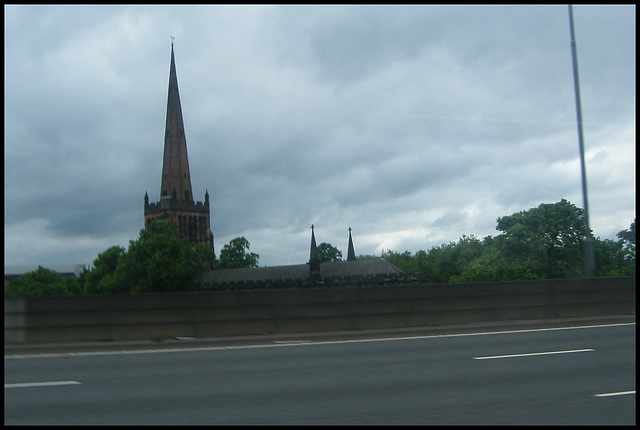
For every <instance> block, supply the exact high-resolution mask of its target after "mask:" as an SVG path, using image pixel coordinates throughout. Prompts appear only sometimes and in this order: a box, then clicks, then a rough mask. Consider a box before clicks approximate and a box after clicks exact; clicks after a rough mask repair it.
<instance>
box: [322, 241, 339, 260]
mask: <svg viewBox="0 0 640 430" xmlns="http://www.w3.org/2000/svg"><path fill="white" fill-rule="evenodd" d="M317 249H318V260H320V263H328V262H331V261H340V260H341V259H342V251H340V250H339V249H338V248H336V247H335V246H333V245H331V244H330V243H327V242H322V243H321V244H320V245H318V247H317Z"/></svg>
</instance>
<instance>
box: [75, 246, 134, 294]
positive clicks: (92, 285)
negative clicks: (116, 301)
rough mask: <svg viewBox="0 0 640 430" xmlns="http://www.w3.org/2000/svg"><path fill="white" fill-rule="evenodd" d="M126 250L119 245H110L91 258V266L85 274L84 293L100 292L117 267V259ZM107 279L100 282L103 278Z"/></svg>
mask: <svg viewBox="0 0 640 430" xmlns="http://www.w3.org/2000/svg"><path fill="white" fill-rule="evenodd" d="M125 252H126V250H125V249H124V248H123V247H121V246H112V247H110V248H108V249H106V250H104V251H102V252H101V253H100V254H98V257H97V258H96V259H95V260H93V268H92V269H91V270H90V271H89V272H88V273H87V274H86V278H85V283H84V292H85V293H86V294H101V293H105V292H107V291H103V289H104V288H105V286H106V285H108V284H109V282H110V278H112V277H113V274H114V273H115V271H116V267H118V261H120V258H121V257H122V256H123V255H124V254H125ZM107 277H109V279H107V280H105V281H104V282H102V281H103V280H104V279H105V278H107Z"/></svg>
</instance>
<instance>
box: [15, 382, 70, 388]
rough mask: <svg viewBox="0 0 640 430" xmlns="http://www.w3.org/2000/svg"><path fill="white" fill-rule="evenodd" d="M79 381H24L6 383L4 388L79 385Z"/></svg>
mask: <svg viewBox="0 0 640 430" xmlns="http://www.w3.org/2000/svg"><path fill="white" fill-rule="evenodd" d="M77 384H80V382H78V381H51V382H23V383H20V384H4V388H27V387H51V386H55V385H77Z"/></svg>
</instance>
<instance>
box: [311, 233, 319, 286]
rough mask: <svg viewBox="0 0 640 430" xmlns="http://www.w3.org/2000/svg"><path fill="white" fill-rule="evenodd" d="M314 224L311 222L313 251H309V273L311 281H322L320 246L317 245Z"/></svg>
mask: <svg viewBox="0 0 640 430" xmlns="http://www.w3.org/2000/svg"><path fill="white" fill-rule="evenodd" d="M313 228H314V227H313V224H311V252H310V253H309V275H310V279H311V283H317V282H320V281H321V279H322V278H321V276H320V258H318V248H317V247H316V236H315V234H314V233H313Z"/></svg>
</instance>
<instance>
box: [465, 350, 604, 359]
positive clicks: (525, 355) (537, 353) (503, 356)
mask: <svg viewBox="0 0 640 430" xmlns="http://www.w3.org/2000/svg"><path fill="white" fill-rule="evenodd" d="M590 351H593V349H572V350H568V351H548V352H530V353H527V354H510V355H493V356H489V357H473V359H474V360H492V359H494V358H513V357H532V356H534V355H553V354H571V353H574V352H590Z"/></svg>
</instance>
